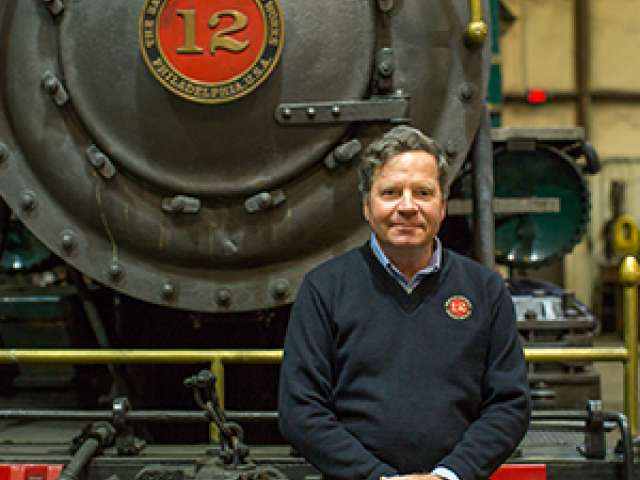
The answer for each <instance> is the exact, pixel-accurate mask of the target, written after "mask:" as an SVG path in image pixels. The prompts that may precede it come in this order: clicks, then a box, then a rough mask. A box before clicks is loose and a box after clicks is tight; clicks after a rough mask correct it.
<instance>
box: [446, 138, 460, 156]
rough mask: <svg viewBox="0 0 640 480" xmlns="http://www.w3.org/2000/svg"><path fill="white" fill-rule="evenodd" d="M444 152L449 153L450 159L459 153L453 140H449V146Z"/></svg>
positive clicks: (447, 145)
mask: <svg viewBox="0 0 640 480" xmlns="http://www.w3.org/2000/svg"><path fill="white" fill-rule="evenodd" d="M444 150H445V152H447V155H449V156H450V157H454V156H456V154H457V153H458V146H457V145H456V142H454V141H453V140H448V141H447V144H446V145H445V147H444Z"/></svg>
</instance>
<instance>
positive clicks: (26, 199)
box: [20, 192, 36, 212]
mask: <svg viewBox="0 0 640 480" xmlns="http://www.w3.org/2000/svg"><path fill="white" fill-rule="evenodd" d="M20 206H21V207H22V209H23V210H26V211H28V212H29V211H31V210H33V209H34V208H36V196H35V194H34V193H33V192H23V193H22V195H21V196H20Z"/></svg>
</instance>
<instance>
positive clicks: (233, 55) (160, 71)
mask: <svg viewBox="0 0 640 480" xmlns="http://www.w3.org/2000/svg"><path fill="white" fill-rule="evenodd" d="M139 36H140V49H141V52H142V56H143V57H144V60H145V62H146V64H147V67H149V69H150V70H151V72H152V73H153V75H154V76H155V77H156V78H157V79H158V81H159V82H160V83H161V84H162V85H163V86H164V87H165V88H166V89H167V90H169V91H170V92H172V93H174V94H176V95H178V96H180V97H182V98H184V99H187V100H190V101H193V102H199V103H224V102H229V101H232V100H235V99H238V98H241V97H243V96H245V95H248V94H249V93H251V92H252V91H253V90H254V89H255V88H257V87H258V86H259V85H260V84H261V83H262V82H264V81H265V80H266V79H267V78H268V77H269V75H270V74H271V72H272V71H273V69H274V68H275V66H276V65H277V63H278V60H279V58H280V53H281V51H282V45H283V39H284V19H283V15H282V10H281V8H280V4H279V3H278V0H219V1H217V2H210V1H206V0H146V2H145V4H144V7H143V10H142V12H141V15H140V30H139Z"/></svg>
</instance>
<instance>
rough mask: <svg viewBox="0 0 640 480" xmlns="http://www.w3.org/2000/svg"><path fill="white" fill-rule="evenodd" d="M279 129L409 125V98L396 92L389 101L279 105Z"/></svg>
mask: <svg viewBox="0 0 640 480" xmlns="http://www.w3.org/2000/svg"><path fill="white" fill-rule="evenodd" d="M275 118H276V121H277V122H278V123H279V124H280V125H310V124H317V125H322V124H331V123H354V122H391V123H409V122H410V120H411V118H410V117H409V97H408V96H405V95H404V94H403V93H402V92H398V93H396V94H395V95H393V96H389V97H374V98H371V99H370V100H350V101H341V102H315V103H281V104H280V105H278V107H277V108H276V111H275Z"/></svg>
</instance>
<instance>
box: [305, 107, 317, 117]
mask: <svg viewBox="0 0 640 480" xmlns="http://www.w3.org/2000/svg"><path fill="white" fill-rule="evenodd" d="M315 116H316V109H315V108H313V107H309V108H307V117H309V118H313V117H315Z"/></svg>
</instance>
